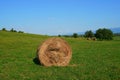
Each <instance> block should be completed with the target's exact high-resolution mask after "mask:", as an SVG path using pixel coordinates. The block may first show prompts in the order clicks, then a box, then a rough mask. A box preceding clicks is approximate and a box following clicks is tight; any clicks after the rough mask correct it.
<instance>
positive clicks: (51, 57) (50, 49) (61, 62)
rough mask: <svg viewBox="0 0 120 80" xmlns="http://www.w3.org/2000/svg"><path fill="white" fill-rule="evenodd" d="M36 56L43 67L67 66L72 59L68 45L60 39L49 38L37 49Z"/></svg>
mask: <svg viewBox="0 0 120 80" xmlns="http://www.w3.org/2000/svg"><path fill="white" fill-rule="evenodd" d="M37 51H38V52H37V56H38V59H39V61H40V63H41V64H42V65H44V66H67V65H68V64H69V62H70V59H71V57H72V51H71V48H70V46H69V44H68V43H67V42H66V41H65V40H63V39H61V38H50V39H48V40H46V41H44V42H43V43H42V45H41V46H39V47H38V50H37Z"/></svg>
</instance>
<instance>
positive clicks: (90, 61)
mask: <svg viewBox="0 0 120 80" xmlns="http://www.w3.org/2000/svg"><path fill="white" fill-rule="evenodd" d="M48 38H50V37H49V36H42V35H35V34H27V33H15V32H5V31H0V80H120V37H114V40H112V41H92V40H86V39H85V38H64V39H65V40H66V41H67V42H68V43H69V44H70V46H71V48H72V53H73V54H72V59H71V61H70V64H69V65H68V66H66V67H55V66H52V67H44V66H42V65H40V64H38V62H37V61H36V59H35V57H36V50H37V47H38V46H39V45H40V44H41V43H42V42H43V41H44V40H46V39H48Z"/></svg>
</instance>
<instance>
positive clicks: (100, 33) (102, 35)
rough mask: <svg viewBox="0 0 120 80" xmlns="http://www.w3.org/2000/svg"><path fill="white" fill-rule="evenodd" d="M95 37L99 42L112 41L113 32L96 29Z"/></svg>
mask: <svg viewBox="0 0 120 80" xmlns="http://www.w3.org/2000/svg"><path fill="white" fill-rule="evenodd" d="M95 37H96V38H98V39H99V40H112V39H113V32H112V31H111V30H110V29H106V28H103V29H98V30H97V31H96V34H95Z"/></svg>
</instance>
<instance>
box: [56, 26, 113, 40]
mask: <svg viewBox="0 0 120 80" xmlns="http://www.w3.org/2000/svg"><path fill="white" fill-rule="evenodd" d="M58 36H59V37H61V35H58ZM62 36H64V37H74V38H78V37H79V36H82V37H85V38H87V40H91V39H92V40H96V39H98V40H112V39H113V32H112V31H111V30H110V29H106V28H103V29H98V30H96V33H93V31H92V30H88V31H86V32H85V33H84V34H83V35H78V34H77V33H73V35H62Z"/></svg>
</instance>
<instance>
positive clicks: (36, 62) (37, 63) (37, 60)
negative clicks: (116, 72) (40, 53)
mask: <svg viewBox="0 0 120 80" xmlns="http://www.w3.org/2000/svg"><path fill="white" fill-rule="evenodd" d="M33 62H34V63H35V64H36V65H41V63H40V61H39V59H38V58H37V57H35V58H34V59H33ZM41 66H42V65H41Z"/></svg>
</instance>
